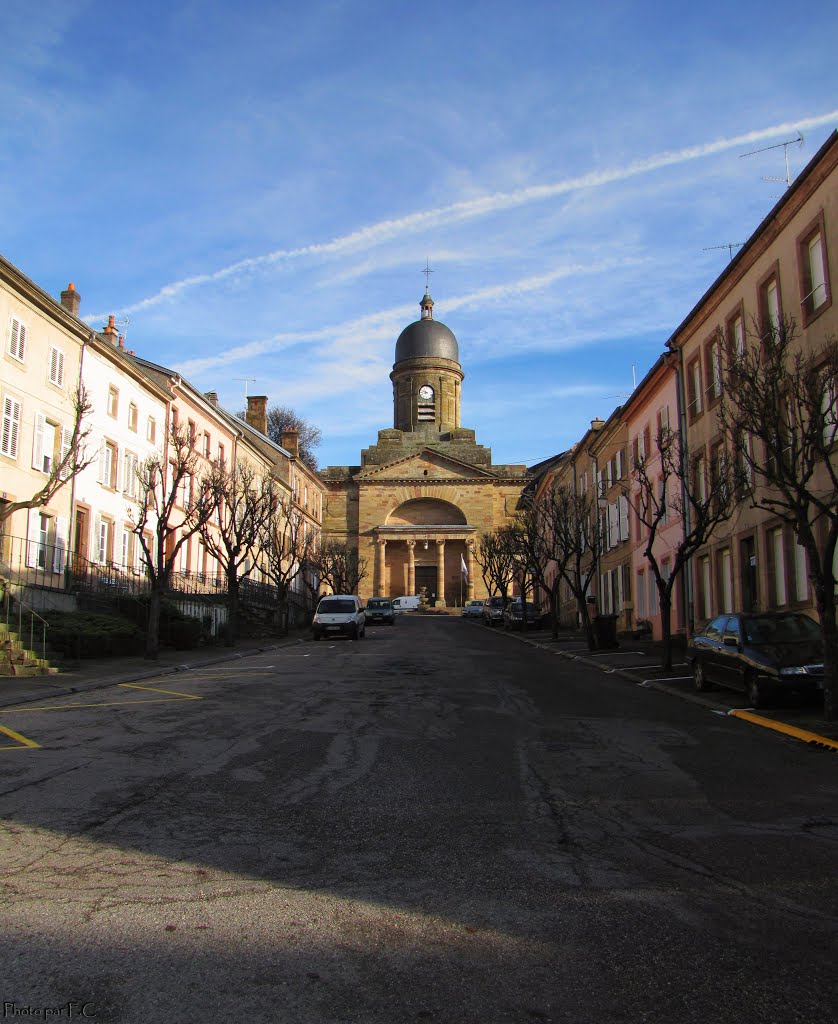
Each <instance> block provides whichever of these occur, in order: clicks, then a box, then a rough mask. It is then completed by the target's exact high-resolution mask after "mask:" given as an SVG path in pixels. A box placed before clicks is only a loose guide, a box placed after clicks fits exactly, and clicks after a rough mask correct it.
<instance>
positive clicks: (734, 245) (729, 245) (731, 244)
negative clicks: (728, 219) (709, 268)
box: [701, 154, 745, 259]
mask: <svg viewBox="0 0 838 1024" xmlns="http://www.w3.org/2000/svg"><path fill="white" fill-rule="evenodd" d="M743 155H744V154H743ZM744 244H745V243H744V242H725V244H724V245H705V246H704V248H703V249H702V250H701V251H702V252H710V250H711V249H727V251H728V252H729V253H730V258H731V259H733V250H734V249H741V248H742V246H743V245H744Z"/></svg>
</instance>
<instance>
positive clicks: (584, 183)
mask: <svg viewBox="0 0 838 1024" xmlns="http://www.w3.org/2000/svg"><path fill="white" fill-rule="evenodd" d="M835 121H838V110H832V111H830V112H829V113H827V114H818V115H816V116H814V117H807V118H803V119H802V120H799V121H787V122H785V123H783V124H778V125H772V126H771V127H770V128H758V129H754V130H753V131H749V132H745V133H743V134H741V135H733V136H729V137H727V138H723V139H716V140H715V141H714V142H706V143H701V144H699V145H695V146H687V147H686V148H684V149H676V150H671V151H665V152H663V153H657V154H655V155H653V156H650V157H646V158H644V159H642V160H635V161H633V162H632V163H629V164H626V165H625V166H624V167H614V168H608V169H606V170H602V171H590V172H589V173H587V174H583V175H580V176H578V177H574V178H567V179H565V180H564V181H557V182H552V183H548V184H545V185H531V186H529V187H528V188H522V189H516V190H514V191H511V192H491V193H486V194H485V195H482V196H477V197H476V198H474V199H466V200H462V201H460V202H457V203H449V204H448V205H446V206H438V207H435V208H432V209H430V210H417V211H416V212H414V213H409V214H405V216H403V217H394V218H391V219H388V220H382V221H378V223H376V224H369V225H367V226H366V227H362V228H359V229H358V230H357V231H352V232H350V233H349V234H346V235H339V236H338V237H337V238H333V239H331V240H330V241H328V242H315V243H312V244H311V245H304V246H299V247H297V248H293V249H275V250H274V251H273V252H269V253H266V254H264V255H262V256H251V257H248V258H247V259H244V260H238V261H237V262H236V263H231V264H230V265H229V266H227V267H222V268H221V269H219V270H215V271H212V272H211V273H207V274H194V275H192V276H191V277H185V278H183V279H182V280H180V281H174V282H173V283H171V284H167V285H165V286H164V287H163V288H161V289H160V290H159V291H158V292H156V293H155V294H154V295H151V296H149V297H148V298H145V299H141V300H140V301H139V302H135V303H134V304H133V305H130V306H125V307H122V308H121V310H120V311H121V312H123V313H134V312H136V311H137V310H140V309H147V308H148V307H149V306H156V305H158V304H159V303H161V302H164V301H165V300H166V299H170V298H172V297H174V296H175V295H178V294H179V293H180V292H183V291H186V290H187V289H189V288H195V287H197V286H199V285H204V284H211V283H214V282H216V281H221V280H223V279H224V278H226V277H231V276H233V275H234V274H239V273H242V272H243V271H248V270H253V269H256V268H257V267H264V266H269V265H270V264H272V263H280V262H283V261H292V260H298V259H301V258H304V257H306V256H333V255H336V254H340V253H344V252H349V251H353V250H357V249H362V248H364V247H368V246H372V245H375V244H377V243H379V242H383V241H386V240H388V239H390V238H394V237H397V236H399V235H404V234H405V233H406V232H408V231H416V230H419V229H422V228H428V227H433V226H434V225H436V224H439V223H441V222H444V223H450V222H451V221H456V220H469V219H471V218H475V217H484V216H487V215H488V214H491V213H496V212H497V211H499V210H508V209H512V208H513V207H516V206H524V205H526V204H528V203H533V202H543V201H544V200H547V199H552V198H553V197H555V196H559V195H565V194H567V193H569V192H576V191H580V190H583V189H589V188H599V187H601V186H603V185H608V184H610V183H612V182H615V181H624V180H626V179H627V178H632V177H636V176H637V175H640V174H648V173H649V172H650V171H656V170H659V169H660V168H662V167H671V166H673V165H675V164H681V163H687V162H688V161H690V160H698V159H701V158H703V157H707V156H712V155H713V154H715V153H722V152H725V151H726V150H729V149H735V148H736V147H738V146H745V145H751V144H753V143H755V142H762V141H764V140H765V139H770V138H773V137H775V136H777V135H782V134H788V133H789V132H793V131H801V130H804V129H806V130H808V129H810V128H817V127H819V126H821V125H824V124H828V123H829V122H835ZM103 316H104V314H97V315H95V316H90V317H85V320H86V321H88V322H92V321H95V320H100V319H102V317H103Z"/></svg>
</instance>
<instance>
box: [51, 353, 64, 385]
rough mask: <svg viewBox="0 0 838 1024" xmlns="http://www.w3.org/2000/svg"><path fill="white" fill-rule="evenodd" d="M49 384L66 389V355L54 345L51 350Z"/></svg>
mask: <svg viewBox="0 0 838 1024" xmlns="http://www.w3.org/2000/svg"><path fill="white" fill-rule="evenodd" d="M49 382H50V384H55V385H56V387H59V388H63V387H64V353H63V352H62V351H61V349H60V348H56V347H55V346H54V345H53V346H52V347H51V348H50V350H49Z"/></svg>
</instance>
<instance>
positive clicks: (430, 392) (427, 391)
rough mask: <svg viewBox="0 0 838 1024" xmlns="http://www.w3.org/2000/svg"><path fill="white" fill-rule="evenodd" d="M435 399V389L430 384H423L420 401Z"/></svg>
mask: <svg viewBox="0 0 838 1024" xmlns="http://www.w3.org/2000/svg"><path fill="white" fill-rule="evenodd" d="M433 400H434V389H433V388H432V387H431V386H430V384H423V385H422V387H421V388H419V401H420V402H432V401H433Z"/></svg>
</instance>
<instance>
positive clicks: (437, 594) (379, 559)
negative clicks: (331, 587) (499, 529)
mask: <svg viewBox="0 0 838 1024" xmlns="http://www.w3.org/2000/svg"><path fill="white" fill-rule="evenodd" d="M476 533H477V528H476V527H475V526H463V525H456V526H445V525H438V526H379V527H378V528H377V529H376V530H375V531H374V535H375V545H376V565H375V584H374V587H375V593H376V594H377V595H378V596H379V597H387V596H391V597H398V596H399V595H401V594H411V595H412V594H418V593H421V591H422V589H423V588H424V589H425V591H426V594H427V598H428V600H429V602H431V603H432V604H433V605H434V606H435V607H437V608H445V607H446V605H448V604H453V603H457V602H458V600H459V598H460V596H462V598H463V600H467V599H469V598H473V597H474V573H475V560H474V549H475V535H476ZM463 565H465V567H466V572H465V573H463ZM429 570H430V571H429Z"/></svg>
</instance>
